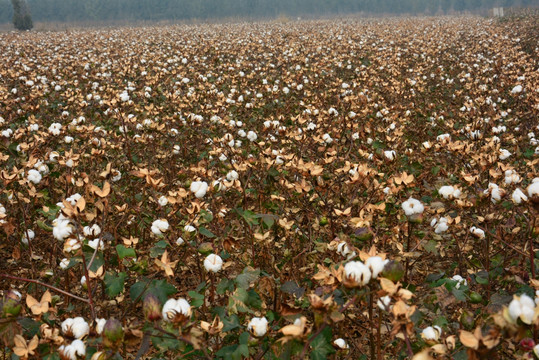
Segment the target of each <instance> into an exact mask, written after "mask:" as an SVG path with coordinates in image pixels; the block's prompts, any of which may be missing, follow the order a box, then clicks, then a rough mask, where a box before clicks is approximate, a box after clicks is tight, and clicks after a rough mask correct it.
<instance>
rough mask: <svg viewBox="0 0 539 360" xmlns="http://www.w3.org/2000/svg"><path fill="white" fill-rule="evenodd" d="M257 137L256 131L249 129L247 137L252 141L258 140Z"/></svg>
mask: <svg viewBox="0 0 539 360" xmlns="http://www.w3.org/2000/svg"><path fill="white" fill-rule="evenodd" d="M257 138H258V136H257V135H256V133H255V132H254V131H249V132H248V133H247V139H249V141H250V142H254V141H256V139H257Z"/></svg>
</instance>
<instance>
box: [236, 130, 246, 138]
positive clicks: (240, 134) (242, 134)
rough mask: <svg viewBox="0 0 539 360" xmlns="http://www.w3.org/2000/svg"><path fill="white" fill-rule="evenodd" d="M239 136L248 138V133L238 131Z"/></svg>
mask: <svg viewBox="0 0 539 360" xmlns="http://www.w3.org/2000/svg"><path fill="white" fill-rule="evenodd" d="M238 135H239V136H240V137H245V136H247V133H246V132H245V130H243V129H240V130H238Z"/></svg>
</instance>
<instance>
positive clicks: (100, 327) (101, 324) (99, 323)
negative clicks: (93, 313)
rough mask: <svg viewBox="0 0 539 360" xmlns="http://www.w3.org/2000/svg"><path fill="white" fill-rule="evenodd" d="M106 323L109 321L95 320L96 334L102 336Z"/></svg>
mask: <svg viewBox="0 0 539 360" xmlns="http://www.w3.org/2000/svg"><path fill="white" fill-rule="evenodd" d="M106 323H107V319H95V332H96V333H98V334H99V335H101V333H102V332H103V328H104V327H105V324H106Z"/></svg>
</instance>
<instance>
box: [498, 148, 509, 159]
mask: <svg viewBox="0 0 539 360" xmlns="http://www.w3.org/2000/svg"><path fill="white" fill-rule="evenodd" d="M510 156H511V153H510V152H509V151H508V150H506V149H500V155H499V156H498V158H499V159H500V160H505V159H507V158H509V157H510Z"/></svg>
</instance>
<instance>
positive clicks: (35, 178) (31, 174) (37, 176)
mask: <svg viewBox="0 0 539 360" xmlns="http://www.w3.org/2000/svg"><path fill="white" fill-rule="evenodd" d="M41 179H42V177H41V173H40V172H39V171H37V170H34V169H30V170H28V181H31V182H32V183H34V184H39V183H40V182H41Z"/></svg>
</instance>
